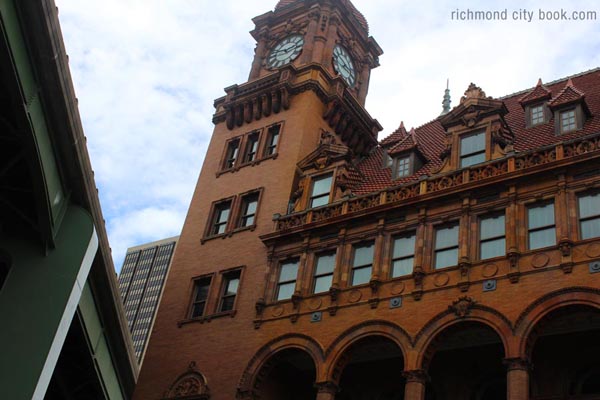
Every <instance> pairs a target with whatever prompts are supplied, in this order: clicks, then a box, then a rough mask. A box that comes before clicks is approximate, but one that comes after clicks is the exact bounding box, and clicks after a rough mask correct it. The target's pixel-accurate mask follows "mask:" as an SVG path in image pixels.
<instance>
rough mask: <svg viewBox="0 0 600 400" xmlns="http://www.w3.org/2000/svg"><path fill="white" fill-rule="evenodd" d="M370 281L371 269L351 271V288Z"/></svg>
mask: <svg viewBox="0 0 600 400" xmlns="http://www.w3.org/2000/svg"><path fill="white" fill-rule="evenodd" d="M370 280H371V267H370V266H369V267H365V268H357V269H355V270H353V271H352V286H355V285H361V284H363V283H367V282H369V281H370Z"/></svg>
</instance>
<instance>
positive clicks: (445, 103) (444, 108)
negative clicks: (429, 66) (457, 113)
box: [440, 79, 451, 115]
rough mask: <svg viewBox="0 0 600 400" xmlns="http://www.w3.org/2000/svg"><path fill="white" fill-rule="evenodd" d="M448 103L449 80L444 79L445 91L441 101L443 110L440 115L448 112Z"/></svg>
mask: <svg viewBox="0 0 600 400" xmlns="http://www.w3.org/2000/svg"><path fill="white" fill-rule="evenodd" d="M450 102H451V100H450V79H446V90H445V91H444V101H442V106H443V108H442V113H441V114H440V115H444V114H447V113H448V112H450Z"/></svg>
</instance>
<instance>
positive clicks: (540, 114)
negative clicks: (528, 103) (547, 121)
mask: <svg viewBox="0 0 600 400" xmlns="http://www.w3.org/2000/svg"><path fill="white" fill-rule="evenodd" d="M542 122H544V107H543V106H536V107H532V108H531V124H532V125H536V124H540V123H542Z"/></svg>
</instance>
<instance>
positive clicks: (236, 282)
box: [224, 278, 240, 296]
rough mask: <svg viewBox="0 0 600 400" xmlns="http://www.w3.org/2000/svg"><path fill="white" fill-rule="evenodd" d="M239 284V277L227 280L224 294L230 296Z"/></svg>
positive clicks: (235, 291)
mask: <svg viewBox="0 0 600 400" xmlns="http://www.w3.org/2000/svg"><path fill="white" fill-rule="evenodd" d="M239 284H240V278H231V279H229V282H227V288H226V290H225V294H224V295H225V296H231V295H234V294H236V293H237V290H238V286H239Z"/></svg>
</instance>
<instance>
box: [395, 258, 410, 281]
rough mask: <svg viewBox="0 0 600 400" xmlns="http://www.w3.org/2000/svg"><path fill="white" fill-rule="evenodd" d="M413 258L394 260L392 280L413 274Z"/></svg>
mask: <svg viewBox="0 0 600 400" xmlns="http://www.w3.org/2000/svg"><path fill="white" fill-rule="evenodd" d="M413 263H414V257H408V258H403V259H402V260H396V261H394V263H393V264H392V278H395V277H397V276H403V275H410V274H412V272H413Z"/></svg>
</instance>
